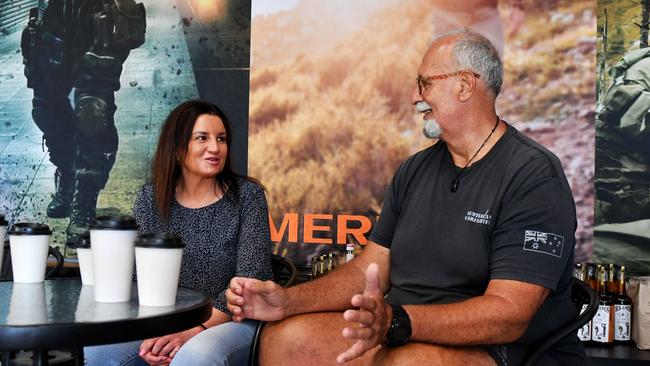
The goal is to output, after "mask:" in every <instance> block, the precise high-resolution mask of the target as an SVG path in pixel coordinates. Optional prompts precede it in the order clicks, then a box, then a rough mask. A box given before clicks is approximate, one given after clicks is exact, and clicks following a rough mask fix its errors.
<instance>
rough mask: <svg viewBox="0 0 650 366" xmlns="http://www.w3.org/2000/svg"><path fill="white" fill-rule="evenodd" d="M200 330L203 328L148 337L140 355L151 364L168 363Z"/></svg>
mask: <svg viewBox="0 0 650 366" xmlns="http://www.w3.org/2000/svg"><path fill="white" fill-rule="evenodd" d="M199 332H201V329H200V328H199V327H194V328H191V329H188V330H184V331H182V332H178V333H174V334H169V335H166V336H162V337H156V338H149V339H146V340H144V341H143V342H142V344H141V345H140V353H139V355H140V357H141V358H142V359H143V360H145V362H147V363H148V364H149V365H151V366H163V365H168V364H169V363H170V362H171V361H172V358H174V356H175V355H176V352H178V350H179V349H180V348H181V347H182V346H183V345H184V344H185V342H187V341H188V340H189V339H190V338H192V337H194V336H195V335H197V334H199Z"/></svg>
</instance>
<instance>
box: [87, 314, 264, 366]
mask: <svg viewBox="0 0 650 366" xmlns="http://www.w3.org/2000/svg"><path fill="white" fill-rule="evenodd" d="M256 325H257V322H256V321H251V320H246V321H244V322H242V323H235V322H227V323H223V324H219V325H217V326H215V327H211V328H208V329H206V330H204V331H202V332H201V333H199V334H197V335H195V336H194V337H192V338H191V339H190V340H189V341H187V343H185V344H184V345H183V347H181V349H180V350H179V351H178V352H177V353H176V355H175V356H174V358H173V359H172V363H171V365H175V366H185V365H191V366H194V365H196V366H200V365H215V366H221V365H223V366H226V365H228V366H236V365H247V364H248V354H249V352H250V346H251V343H252V341H253V335H254V334H255V326H256ZM140 344H142V341H133V342H126V343H115V344H107V345H102V346H93V347H85V348H84V356H85V358H86V363H87V365H88V366H147V363H146V362H144V360H143V359H141V358H140V356H138V353H139V352H140Z"/></svg>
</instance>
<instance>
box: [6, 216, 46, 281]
mask: <svg viewBox="0 0 650 366" xmlns="http://www.w3.org/2000/svg"><path fill="white" fill-rule="evenodd" d="M51 234H52V231H51V230H50V228H49V227H48V226H47V225H45V224H34V223H18V224H15V225H13V226H12V227H11V230H9V248H10V250H11V268H12V271H13V276H14V282H17V283H35V282H43V281H44V280H45V268H46V266H47V253H48V249H49V246H50V235H51Z"/></svg>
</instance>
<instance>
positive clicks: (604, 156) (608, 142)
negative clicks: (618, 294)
mask: <svg viewBox="0 0 650 366" xmlns="http://www.w3.org/2000/svg"><path fill="white" fill-rule="evenodd" d="M643 3H647V2H645V1H644V2H643ZM649 12H650V9H649V8H644V7H643V5H642V2H638V3H636V2H624V1H612V0H609V1H607V0H600V1H598V74H597V78H598V87H599V88H598V106H597V116H596V176H595V186H596V206H595V207H596V209H595V224H596V226H595V228H594V243H595V244H594V260H595V261H599V262H606V263H620V264H626V265H627V267H628V268H630V271H631V272H632V273H633V274H647V273H648V270H649V269H650V234H649V233H650V173H649V172H648V163H650V148H649V147H648V137H649V134H648V129H647V126H646V124H647V120H648V117H649V116H648V110H649V109H650V75H648V71H647V70H648V68H649V67H650V48H648V28H647V23H648V15H649ZM639 24H645V29H643V28H642V27H639Z"/></svg>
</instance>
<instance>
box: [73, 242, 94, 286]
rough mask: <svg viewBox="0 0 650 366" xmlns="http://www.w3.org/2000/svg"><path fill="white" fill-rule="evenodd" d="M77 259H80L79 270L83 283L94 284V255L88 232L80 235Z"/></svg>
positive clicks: (77, 245)
mask: <svg viewBox="0 0 650 366" xmlns="http://www.w3.org/2000/svg"><path fill="white" fill-rule="evenodd" d="M76 249H77V259H78V260H79V272H81V283H82V284H83V285H92V284H93V283H94V282H93V256H92V251H91V250H90V234H89V233H86V234H83V235H81V236H80V237H79V240H78V241H77V244H76Z"/></svg>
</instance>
